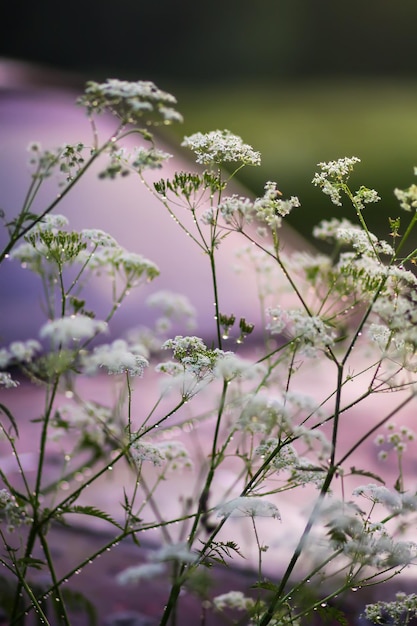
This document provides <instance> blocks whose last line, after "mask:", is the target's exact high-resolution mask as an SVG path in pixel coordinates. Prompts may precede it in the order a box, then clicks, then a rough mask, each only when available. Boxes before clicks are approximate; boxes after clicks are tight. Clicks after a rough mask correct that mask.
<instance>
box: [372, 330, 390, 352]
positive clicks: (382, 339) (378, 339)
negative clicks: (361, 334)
mask: <svg viewBox="0 0 417 626" xmlns="http://www.w3.org/2000/svg"><path fill="white" fill-rule="evenodd" d="M368 334H369V337H370V338H371V340H372V341H374V342H375V343H376V344H377V346H378V347H379V349H380V350H385V349H386V347H387V344H388V341H389V339H390V336H391V330H390V329H389V328H388V326H384V325H382V324H371V325H370V326H369V328H368Z"/></svg>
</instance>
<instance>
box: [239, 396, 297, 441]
mask: <svg viewBox="0 0 417 626" xmlns="http://www.w3.org/2000/svg"><path fill="white" fill-rule="evenodd" d="M236 428H238V429H239V430H244V431H246V432H250V433H256V432H258V433H270V432H271V431H272V430H273V429H274V428H277V429H278V431H279V432H280V433H292V430H293V429H292V425H291V422H290V419H289V415H288V411H287V408H286V407H285V406H284V404H283V402H282V401H281V400H279V399H277V398H271V397H269V396H265V395H263V394H256V395H249V396H248V401H247V403H246V405H245V406H244V408H243V410H242V413H241V414H240V416H239V418H238V420H237V422H236Z"/></svg>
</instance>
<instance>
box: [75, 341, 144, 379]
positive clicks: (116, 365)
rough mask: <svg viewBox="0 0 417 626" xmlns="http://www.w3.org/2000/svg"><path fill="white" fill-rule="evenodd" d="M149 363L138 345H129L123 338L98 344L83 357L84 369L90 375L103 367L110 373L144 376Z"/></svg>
mask: <svg viewBox="0 0 417 626" xmlns="http://www.w3.org/2000/svg"><path fill="white" fill-rule="evenodd" d="M139 350H140V346H139ZM148 365H149V362H148V361H147V359H145V357H144V356H143V355H142V354H140V352H138V351H137V349H136V347H135V346H129V345H128V344H127V342H126V341H124V340H123V339H117V340H116V341H113V343H111V344H105V345H101V346H98V347H97V348H94V351H93V352H92V354H89V355H87V356H85V357H83V359H82V366H83V371H84V373H85V374H88V375H91V374H95V373H96V372H97V371H98V369H99V368H101V367H103V368H105V369H106V370H107V372H108V373H109V374H124V373H128V374H130V375H131V376H142V375H143V371H144V369H145V367H147V366H148Z"/></svg>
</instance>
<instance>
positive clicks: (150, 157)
mask: <svg viewBox="0 0 417 626" xmlns="http://www.w3.org/2000/svg"><path fill="white" fill-rule="evenodd" d="M109 157H110V160H109V163H108V164H107V166H106V167H105V169H104V170H102V171H101V172H100V174H99V178H102V179H104V178H107V179H110V180H113V179H115V178H116V177H117V176H122V177H125V176H128V175H129V174H130V172H132V171H134V172H139V173H140V174H141V173H142V172H144V171H145V170H155V169H160V168H161V167H162V165H163V164H164V163H165V161H167V160H168V159H170V158H171V157H172V155H171V154H168V153H167V152H164V151H162V150H158V149H157V148H154V147H152V148H150V149H146V148H144V147H142V146H140V147H137V148H135V149H134V151H133V152H132V153H130V152H128V151H127V150H126V149H125V148H118V149H117V148H116V147H115V148H114V150H112V151H111V152H110V154H109Z"/></svg>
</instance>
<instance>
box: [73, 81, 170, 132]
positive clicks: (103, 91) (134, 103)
mask: <svg viewBox="0 0 417 626" xmlns="http://www.w3.org/2000/svg"><path fill="white" fill-rule="evenodd" d="M175 103H176V99H175V97H174V96H173V95H171V94H170V93H167V92H165V91H162V90H161V89H159V88H158V87H156V85H155V84H154V83H152V82H151V81H137V82H129V81H125V80H118V79H108V80H107V81H106V82H105V83H96V82H94V81H90V82H88V83H87V86H86V89H85V93H84V95H83V96H82V97H81V98H79V99H78V104H80V105H82V106H85V107H86V108H87V110H88V112H89V113H90V114H91V113H103V112H104V111H105V110H109V111H111V112H112V113H113V114H114V115H117V117H119V118H120V119H121V120H122V122H123V123H125V124H126V123H130V124H137V123H140V122H141V123H143V122H142V117H143V115H144V113H152V112H154V113H156V114H159V115H160V116H161V117H162V121H163V122H165V123H169V122H171V121H182V117H181V115H180V114H179V113H177V112H176V111H175V110H174V109H173V107H172V105H173V104H175ZM148 123H149V121H148Z"/></svg>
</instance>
